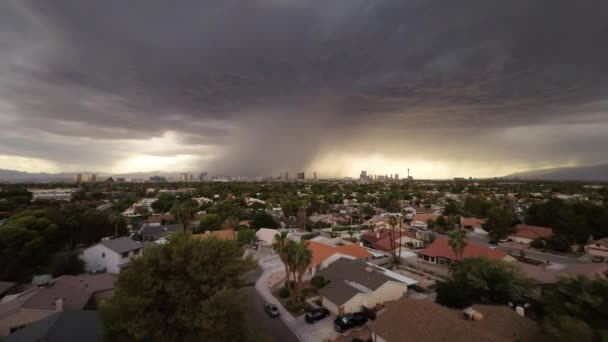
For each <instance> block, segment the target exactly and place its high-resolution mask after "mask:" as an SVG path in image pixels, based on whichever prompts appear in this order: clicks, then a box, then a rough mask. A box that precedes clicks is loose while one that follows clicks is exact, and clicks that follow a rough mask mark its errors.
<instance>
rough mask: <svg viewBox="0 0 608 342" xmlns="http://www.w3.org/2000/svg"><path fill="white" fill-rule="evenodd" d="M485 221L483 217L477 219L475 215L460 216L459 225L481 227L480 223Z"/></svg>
mask: <svg viewBox="0 0 608 342" xmlns="http://www.w3.org/2000/svg"><path fill="white" fill-rule="evenodd" d="M485 222H486V220H484V219H478V218H475V217H461V218H460V226H462V227H473V228H476V227H481V225H482V224H484V223H485Z"/></svg>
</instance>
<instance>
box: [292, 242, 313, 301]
mask: <svg viewBox="0 0 608 342" xmlns="http://www.w3.org/2000/svg"><path fill="white" fill-rule="evenodd" d="M290 252H292V253H293V255H292V258H291V259H292V261H293V265H292V267H293V269H294V270H295V271H296V273H297V278H296V291H295V294H296V298H297V295H299V294H300V285H301V284H302V277H303V276H304V273H306V270H308V267H309V266H310V263H311V262H312V250H311V249H310V248H308V243H307V242H306V240H303V239H302V240H300V242H298V243H295V242H294V243H293V244H292V248H290Z"/></svg>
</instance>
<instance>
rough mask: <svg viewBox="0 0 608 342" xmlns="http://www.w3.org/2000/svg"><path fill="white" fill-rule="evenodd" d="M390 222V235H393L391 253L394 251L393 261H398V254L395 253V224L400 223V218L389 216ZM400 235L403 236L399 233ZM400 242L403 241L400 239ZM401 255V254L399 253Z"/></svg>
mask: <svg viewBox="0 0 608 342" xmlns="http://www.w3.org/2000/svg"><path fill="white" fill-rule="evenodd" d="M388 224H389V225H390V226H391V230H390V237H391V253H393V261H395V262H397V255H396V254H395V249H396V246H395V239H396V238H395V226H396V225H397V224H399V220H398V219H397V217H396V216H393V215H391V216H389V217H388ZM399 236H400V237H401V234H399ZM399 244H401V241H399ZM399 256H400V257H401V255H399Z"/></svg>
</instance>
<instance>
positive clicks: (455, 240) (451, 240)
mask: <svg viewBox="0 0 608 342" xmlns="http://www.w3.org/2000/svg"><path fill="white" fill-rule="evenodd" d="M439 217H443V216H439ZM438 219H439V218H438ZM468 242H469V238H468V237H467V234H466V233H465V232H464V231H462V230H460V229H453V230H452V231H451V232H450V234H448V246H450V248H451V249H452V251H454V254H456V259H457V260H458V261H462V253H464V249H465V248H466V247H467V244H468Z"/></svg>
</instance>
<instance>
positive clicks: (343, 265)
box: [319, 258, 396, 306]
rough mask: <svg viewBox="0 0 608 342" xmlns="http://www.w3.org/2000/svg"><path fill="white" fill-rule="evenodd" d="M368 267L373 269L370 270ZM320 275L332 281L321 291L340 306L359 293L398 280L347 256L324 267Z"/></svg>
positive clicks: (373, 289) (320, 291)
mask: <svg viewBox="0 0 608 342" xmlns="http://www.w3.org/2000/svg"><path fill="white" fill-rule="evenodd" d="M366 269H369V270H372V271H371V272H368V271H367V270H366ZM319 275H321V276H323V277H324V278H325V279H327V280H329V281H330V283H329V284H327V285H326V286H325V287H323V288H322V289H321V290H319V293H320V294H321V295H322V296H323V297H325V298H327V299H328V300H330V301H331V302H332V303H334V304H336V305H338V306H340V305H342V304H344V303H346V302H348V301H349V300H350V299H351V298H353V297H354V296H355V295H357V294H358V293H366V292H369V291H375V290H377V289H378V288H380V287H381V286H382V285H384V284H385V283H386V282H387V281H396V280H394V279H393V278H390V277H388V276H386V275H385V274H384V273H383V272H378V271H374V270H373V269H372V268H371V267H369V266H368V265H367V264H365V263H363V262H360V261H356V260H350V259H347V258H340V259H338V260H336V261H334V262H333V263H332V264H331V265H329V266H328V267H326V268H324V269H322V270H321V271H320V272H319Z"/></svg>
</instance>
